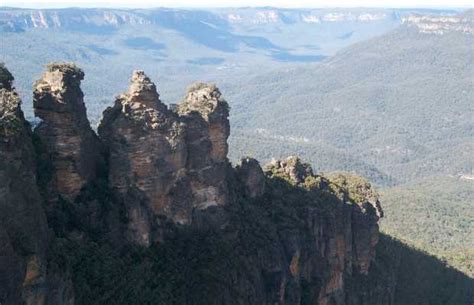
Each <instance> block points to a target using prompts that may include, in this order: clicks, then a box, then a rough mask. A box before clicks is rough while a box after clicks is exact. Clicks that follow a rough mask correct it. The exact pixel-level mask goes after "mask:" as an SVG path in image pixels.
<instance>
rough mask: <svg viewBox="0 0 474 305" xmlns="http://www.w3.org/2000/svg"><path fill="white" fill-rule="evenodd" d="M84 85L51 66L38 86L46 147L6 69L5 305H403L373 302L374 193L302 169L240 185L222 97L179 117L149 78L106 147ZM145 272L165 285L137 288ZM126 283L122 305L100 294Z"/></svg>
mask: <svg viewBox="0 0 474 305" xmlns="http://www.w3.org/2000/svg"><path fill="white" fill-rule="evenodd" d="M83 76H84V74H83V73H82V71H81V70H80V69H78V68H77V67H75V66H74V65H71V64H53V65H51V66H49V68H48V71H47V72H46V73H45V74H44V75H43V77H42V79H41V80H40V81H38V82H37V83H36V84H35V92H34V93H35V95H34V97H35V100H34V105H35V113H36V115H37V116H38V117H39V118H41V119H42V121H41V123H40V124H39V126H38V127H37V128H36V130H35V133H36V135H34V134H32V132H31V130H30V126H29V124H28V122H26V121H25V119H24V118H23V114H22V112H21V109H20V100H19V98H18V95H17V94H16V93H15V92H14V90H13V88H12V80H13V77H12V76H11V74H9V73H7V72H4V71H2V70H1V69H0V116H1V117H0V136H1V138H0V139H1V141H0V157H1V158H0V178H1V179H0V200H1V201H0V284H1V285H0V302H2V304H8V305H10V304H12V305H13V304H15V305H17V304H22V303H21V302H23V301H24V302H25V303H26V304H28V305H30V304H31V305H43V304H44V305H45V304H48V305H65V304H67V305H74V304H75V297H74V296H75V294H76V296H78V298H77V302H78V304H79V305H82V304H84V303H85V302H99V301H96V300H95V299H93V298H91V297H90V296H89V295H87V297H84V296H85V295H86V294H89V293H96V292H97V291H96V289H98V291H99V293H100V294H104V296H102V295H101V298H100V302H110V303H113V304H116V303H117V304H118V303H120V302H121V301H123V300H126V299H127V298H128V297H129V296H127V297H125V298H123V299H122V298H118V297H117V296H116V295H115V294H120V293H121V292H120V291H118V290H122V289H121V288H125V290H127V291H128V290H129V288H130V292H131V293H132V291H133V293H137V292H136V289H138V288H139V289H138V290H139V292H138V294H139V295H134V296H136V297H140V298H142V296H141V294H142V292H143V291H146V293H143V295H144V298H145V300H144V302H148V301H150V300H149V299H146V297H148V298H153V301H154V298H155V297H159V298H160V300H161V299H163V300H165V301H164V304H168V303H173V302H175V301H176V300H177V297H178V294H179V295H180V296H179V297H181V296H183V297H182V299H181V300H184V301H183V302H177V301H176V302H175V303H177V304H206V305H221V304H226V305H231V304H241V305H250V304H262V305H274V304H279V305H301V304H319V305H375V304H377V305H390V304H392V303H391V302H392V299H393V298H391V296H392V295H393V289H394V288H393V287H394V285H392V282H393V279H392V278H390V279H389V280H388V281H392V282H390V283H389V284H387V285H385V284H386V282H385V281H382V282H383V283H382V284H383V285H378V284H377V285H376V289H370V288H368V287H369V286H370V284H369V283H371V282H370V281H371V272H372V271H371V270H372V269H373V266H374V264H373V261H374V258H375V246H376V245H377V243H378V235H379V233H378V225H377V222H378V220H379V218H380V217H382V216H383V212H382V210H381V208H380V202H379V200H378V195H377V193H376V192H375V191H374V189H373V188H372V187H371V185H370V184H369V183H368V182H366V181H365V180H363V179H362V178H360V177H357V176H354V175H350V174H342V173H336V174H330V175H328V176H322V175H318V174H315V173H314V171H313V170H312V168H311V166H310V165H309V164H307V163H304V162H303V161H301V160H300V159H299V158H298V157H289V158H287V159H284V160H274V161H272V162H271V163H270V164H269V165H268V166H266V168H265V171H263V170H262V168H261V167H260V165H259V163H258V161H256V160H254V159H252V158H244V159H242V160H241V162H240V163H239V164H238V165H237V166H236V167H235V168H234V169H232V168H231V166H230V163H229V161H228V159H227V153H228V144H227V138H228V137H229V131H230V128H229V121H228V115H229V107H228V104H227V102H226V101H225V100H224V99H223V98H222V97H221V93H220V91H219V90H218V89H217V87H216V86H214V85H209V84H202V83H198V84H195V85H193V86H192V87H190V89H189V91H188V93H187V95H186V97H185V99H184V100H183V101H182V102H181V103H180V104H179V105H178V106H177V107H175V108H174V109H173V110H171V109H168V107H167V106H166V105H165V104H163V103H162V102H161V101H160V98H159V95H158V93H157V91H156V85H155V84H154V83H153V82H152V81H151V80H150V78H149V77H147V76H146V75H145V74H144V72H143V71H135V72H134V73H133V75H132V80H131V84H130V88H129V90H128V91H127V92H126V93H124V94H122V95H120V96H118V97H117V99H116V101H115V104H114V106H112V107H109V108H108V109H107V110H106V111H105V112H104V117H103V120H102V122H101V125H100V126H99V129H98V132H99V135H100V137H97V136H96V135H95V133H94V132H93V131H92V130H91V129H90V126H89V123H88V120H87V117H86V113H85V105H84V102H83V94H82V91H81V89H80V87H79V85H80V81H81V80H82V78H83ZM33 139H34V141H35V142H34V143H35V145H33ZM43 147H44V149H43ZM102 147H105V148H104V149H103V148H102ZM43 155H44V156H43ZM103 156H104V157H103ZM102 158H105V159H106V164H107V166H106V167H103V166H102ZM45 164H47V165H48V166H46V167H44V168H43V167H42V168H41V170H39V171H37V170H36V167H37V166H39V165H41V166H45ZM99 169H100V170H103V171H104V172H101V173H100V174H99V172H98V171H99ZM44 171H48V172H49V171H50V173H49V174H45V173H44ZM37 172H38V173H40V174H38V178H37V177H36V173H37ZM40 193H41V195H43V196H44V199H46V201H47V202H48V203H49V204H47V205H46V206H47V207H48V208H47V209H46V212H44V211H43V208H42V205H41V203H42V200H43V199H42V196H41V195H40ZM58 196H60V197H58ZM61 197H62V199H66V200H62V199H60V198H61ZM58 198H59V199H58ZM52 203H53V204H52ZM45 214H46V216H47V217H46V216H45ZM121 216H125V217H121ZM46 219H47V220H46ZM47 222H48V223H47ZM103 223H104V224H105V225H104V226H101V225H98V224H103ZM48 224H49V225H50V226H51V229H52V231H51V232H49V229H48ZM124 227H125V228H126V229H125V230H123V228H124ZM53 232H54V234H57V235H56V236H60V238H56V237H55V235H54V234H53ZM111 232H113V233H111ZM111 236H113V238H111ZM111 239H113V240H111ZM157 242H159V244H158V245H157ZM152 244H155V245H154V246H153V247H150V249H147V250H144V249H143V248H142V247H136V245H139V246H144V247H148V246H151V245H152ZM209 245H211V246H209ZM48 247H49V248H51V249H52V251H51V252H52V254H51V255H50V256H49V261H47V248H48ZM167 247H170V249H173V251H168V250H167V249H168V248H167ZM103 253H106V254H107V255H103ZM130 253H133V254H132V255H131V256H128V257H124V259H123V260H122V258H121V255H125V256H127V255H130ZM190 253H191V254H192V257H188V256H189V255H191V254H190ZM203 253H204V254H203ZM97 255H100V257H99V258H97ZM183 257H184V259H183ZM163 262H165V263H163ZM116 264H118V265H116ZM164 265H165V266H164ZM96 266H97V267H98V268H99V269H96V268H95V267H96ZM116 266H118V268H123V269H124V274H123V275H122V273H121V272H117V270H118V269H117V267H116ZM50 267H51V268H50ZM134 268H136V269H134ZM77 270H80V272H78V271H77ZM97 270H100V272H97ZM119 270H121V269H119ZM148 270H152V273H153V274H152V277H153V280H150V281H145V280H143V281H142V280H139V281H137V274H139V277H140V276H141V273H147V272H148ZM104 272H105V273H107V272H110V274H106V275H105V276H106V277H104V278H102V279H103V280H102V279H101V280H97V281H95V279H96V278H100V277H102V276H104V274H103V273H104ZM381 273H383V270H382V272H381ZM381 273H379V274H381ZM11 274H14V275H13V276H11ZM70 274H73V276H70ZM109 276H110V278H109ZM122 276H123V277H124V279H125V280H124V279H123V278H122ZM127 276H131V277H132V278H133V280H131V281H130V282H128V279H129V278H127ZM117 277H119V279H118V278H117ZM156 279H159V280H158V282H157V281H156ZM168 279H169V283H168V282H167V285H164V286H160V285H161V284H162V282H163V281H168ZM73 280H74V281H76V282H74V281H73ZM89 282H91V283H92V284H90V285H89ZM136 282H139V284H136ZM76 283H79V285H78V286H76V287H73V285H74V284H76ZM111 283H112V284H111ZM115 283H117V285H122V286H118V287H121V288H120V289H116V290H117V291H115V290H114V293H110V291H102V290H101V289H102V288H103V287H108V288H103V289H105V290H107V289H110V287H111V286H110V285H115ZM361 283H363V284H361ZM168 284H169V285H168ZM134 285H139V287H138V288H137V287H135V286H134ZM156 285H158V286H159V287H160V288H159V289H158V288H156V287H157V286H156ZM200 285H203V286H200ZM87 287H88V288H87ZM169 287H171V288H170V289H171V290H170V291H166V289H168V288H169ZM200 287H201V288H200ZM202 287H205V288H202ZM81 289H82V290H81ZM114 289H115V287H114ZM155 289H158V290H159V292H158V293H157V292H156V291H155ZM160 289H161V290H160ZM162 289H164V290H165V291H162ZM201 290H202V291H201ZM155 293H156V294H155ZM109 294H110V295H109ZM168 294H169V295H170V296H169V299H167V298H166V297H167V296H168ZM196 296H200V297H196ZM387 296H388V297H387ZM102 297H103V299H102ZM175 297H176V298H175ZM170 300H173V301H170Z"/></svg>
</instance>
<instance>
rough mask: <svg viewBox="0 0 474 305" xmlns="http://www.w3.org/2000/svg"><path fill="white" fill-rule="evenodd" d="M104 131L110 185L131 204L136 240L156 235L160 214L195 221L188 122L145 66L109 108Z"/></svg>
mask: <svg viewBox="0 0 474 305" xmlns="http://www.w3.org/2000/svg"><path fill="white" fill-rule="evenodd" d="M99 134H100V136H101V138H102V139H103V140H104V142H105V143H106V145H107V147H108V149H109V156H110V157H109V169H110V170H109V181H110V185H111V186H112V187H113V188H114V189H116V190H117V191H118V192H119V193H120V194H121V195H122V197H123V198H124V200H125V201H126V204H127V208H128V215H129V219H130V224H129V228H130V234H131V235H130V238H131V239H132V240H134V241H136V242H138V243H139V244H143V245H148V244H149V243H150V242H151V241H153V240H154V239H155V237H153V236H152V235H153V226H154V222H155V221H154V216H155V215H162V216H166V217H168V218H170V219H172V220H173V221H174V222H176V223H183V224H184V223H189V222H190V212H191V201H190V200H189V198H188V197H189V196H188V195H187V187H186V186H185V184H186V158H187V148H186V143H185V129H184V125H183V124H182V123H181V122H180V121H179V119H178V116H177V115H175V114H174V113H173V112H171V111H169V110H168V109H167V107H166V105H164V104H163V103H162V102H161V101H160V100H159V95H158V93H157V92H156V86H155V84H154V83H153V82H151V80H150V79H149V78H148V77H147V76H146V75H145V74H144V73H143V71H135V72H134V73H133V76H132V80H131V85H130V88H129V90H128V92H126V93H125V94H122V95H120V96H119V97H118V98H117V100H116V101H115V105H114V106H113V107H110V108H108V109H107V110H106V111H105V112H104V117H103V120H102V122H101V124H100V126H99ZM137 198H140V199H141V200H139V199H137ZM140 201H141V202H140Z"/></svg>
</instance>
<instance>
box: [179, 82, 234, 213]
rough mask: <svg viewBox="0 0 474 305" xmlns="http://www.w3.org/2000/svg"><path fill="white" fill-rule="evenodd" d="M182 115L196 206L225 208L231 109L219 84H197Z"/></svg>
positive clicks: (190, 92) (190, 89)
mask: <svg viewBox="0 0 474 305" xmlns="http://www.w3.org/2000/svg"><path fill="white" fill-rule="evenodd" d="M178 113H179V115H180V116H181V120H182V121H184V122H185V123H186V144H187V146H188V159H187V164H186V167H187V171H188V176H189V178H190V184H191V190H192V193H193V206H194V207H196V208H198V209H206V208H208V207H211V206H220V205H224V204H225V203H226V202H227V200H228V187H227V184H226V172H227V170H228V166H229V161H228V159H227V153H228V149H229V147H228V144H227V138H228V137H229V133H230V127H229V120H228V116H229V106H228V104H227V102H226V101H225V100H224V99H223V98H222V96H221V93H220V91H219V89H218V88H217V87H216V86H215V85H209V84H204V83H196V84H194V85H192V86H191V87H190V88H189V89H188V93H187V95H186V97H185V98H184V100H183V101H182V102H181V104H179V105H178Z"/></svg>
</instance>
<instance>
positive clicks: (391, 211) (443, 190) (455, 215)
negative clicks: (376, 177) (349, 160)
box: [381, 176, 474, 277]
mask: <svg viewBox="0 0 474 305" xmlns="http://www.w3.org/2000/svg"><path fill="white" fill-rule="evenodd" d="M473 197H474V187H473V185H472V180H469V177H467V176H466V177H463V176H461V177H431V178H428V179H425V180H422V181H419V182H416V183H411V184H407V185H401V186H396V187H392V188H386V189H383V190H382V191H381V198H382V200H383V202H384V210H385V211H386V217H385V218H384V220H383V221H382V222H381V228H382V230H383V231H384V232H385V233H387V234H390V235H391V236H395V237H397V238H399V239H401V240H403V241H405V242H407V243H409V244H412V245H415V246H416V247H417V248H420V249H425V250H426V251H427V252H429V253H432V254H436V255H438V256H439V257H442V258H443V259H445V260H447V262H448V263H449V264H451V265H452V266H455V267H456V268H458V269H460V270H462V271H463V272H465V273H466V274H469V275H470V276H471V277H472V276H474V265H473V263H472V262H473V261H474V239H473V238H472V232H473V231H474V227H473V226H474V224H473V222H472V219H473V218H474V215H473V212H474V209H473V208H472V198H473ZM415 223H416V225H413V224H415Z"/></svg>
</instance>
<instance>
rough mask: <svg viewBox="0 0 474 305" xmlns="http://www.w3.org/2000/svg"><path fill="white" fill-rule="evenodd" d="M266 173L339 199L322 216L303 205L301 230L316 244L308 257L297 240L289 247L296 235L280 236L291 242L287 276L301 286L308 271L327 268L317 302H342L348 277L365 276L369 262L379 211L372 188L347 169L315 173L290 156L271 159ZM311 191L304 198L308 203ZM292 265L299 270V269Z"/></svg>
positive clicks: (296, 238)
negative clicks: (327, 212) (283, 158)
mask: <svg viewBox="0 0 474 305" xmlns="http://www.w3.org/2000/svg"><path fill="white" fill-rule="evenodd" d="M266 172H267V175H269V176H270V177H276V178H282V179H283V180H285V181H286V182H288V183H290V185H294V186H296V187H299V188H302V189H304V190H307V191H308V192H309V194H312V195H316V196H318V197H319V196H321V195H320V194H321V192H323V193H327V194H328V195H332V196H335V197H337V198H338V199H339V200H340V202H339V203H335V204H334V203H333V206H332V207H331V209H332V212H330V213H329V214H325V215H324V216H323V217H324V218H323V219H321V214H320V213H321V212H322V211H321V210H320V209H316V208H310V207H309V206H308V209H307V210H306V212H305V213H304V216H303V219H304V222H303V223H304V224H305V225H306V226H309V227H306V232H310V233H309V234H310V235H309V236H308V237H307V238H308V239H309V240H312V242H311V243H313V244H315V245H316V247H315V248H314V249H313V250H316V249H317V250H316V251H317V252H316V253H313V254H312V256H313V257H311V255H310V256H308V255H309V254H308V253H307V252H306V251H308V249H307V248H305V246H304V244H302V243H301V242H300V243H299V244H298V243H296V248H295V240H298V237H296V236H292V235H291V234H290V235H288V236H287V237H286V238H288V239H289V241H284V240H283V243H284V244H286V243H289V244H290V245H292V246H291V247H290V248H293V249H292V250H291V254H290V255H289V257H291V259H289V267H288V268H289V276H290V277H293V281H295V283H296V284H295V285H296V286H297V287H299V288H300V289H301V286H302V284H303V283H302V281H308V282H311V280H312V279H311V276H314V275H311V274H312V273H313V272H315V273H316V274H317V273H318V272H320V270H321V268H322V269H324V270H326V272H327V273H326V275H325V276H324V277H323V278H324V279H323V280H322V285H321V287H319V292H318V297H317V300H318V303H317V304H321V305H327V304H345V302H346V301H345V300H346V299H347V298H348V297H349V295H348V287H346V286H347V282H349V281H348V279H349V278H350V277H352V276H356V275H358V274H362V275H368V272H369V267H370V264H371V262H372V261H373V260H374V258H375V246H376V245H377V242H378V225H377V221H378V219H379V217H381V216H382V211H381V208H380V203H379V201H378V195H377V193H376V192H375V191H374V190H373V188H372V187H371V186H370V184H369V183H367V182H366V181H365V180H364V179H362V178H360V177H357V176H353V175H350V174H342V173H339V174H337V175H329V176H328V177H323V176H317V175H315V174H314V173H313V171H312V169H311V166H310V165H309V164H306V163H303V162H302V161H301V160H300V159H299V158H297V157H294V156H292V157H289V158H287V159H285V160H273V161H272V162H271V163H270V164H269V165H267V166H266ZM312 195H310V196H309V198H308V202H311V197H312ZM327 201H328V204H330V202H331V201H333V202H334V199H332V200H331V199H329V198H328V199H327ZM323 213H324V212H323ZM305 234H306V235H307V234H308V233H305ZM306 242H307V241H306ZM302 258H303V259H302ZM304 258H306V259H304ZM316 258H317V259H316ZM322 265H323V267H322ZM296 270H304V272H303V273H302V274H299V273H298V272H296ZM295 275H298V276H297V277H295ZM318 277H321V275H319V276H318ZM296 291H298V290H296ZM300 292H301V291H300ZM289 293H292V294H295V296H294V297H295V298H296V299H297V300H301V297H302V296H301V295H299V293H298V292H289ZM291 304H293V303H291ZM294 304H298V303H294Z"/></svg>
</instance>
